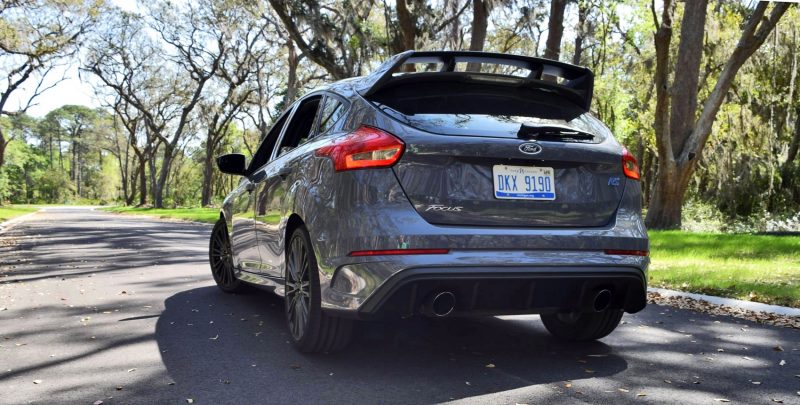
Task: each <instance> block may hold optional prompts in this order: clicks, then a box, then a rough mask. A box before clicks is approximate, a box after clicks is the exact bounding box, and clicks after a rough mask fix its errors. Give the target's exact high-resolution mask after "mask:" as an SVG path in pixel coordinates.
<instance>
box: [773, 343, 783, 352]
mask: <svg viewBox="0 0 800 405" xmlns="http://www.w3.org/2000/svg"><path fill="white" fill-rule="evenodd" d="M772 350H775V351H776V352H782V351H783V347H782V346H781V345H777V346H775V347H773V348H772Z"/></svg>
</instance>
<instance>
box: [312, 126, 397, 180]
mask: <svg viewBox="0 0 800 405" xmlns="http://www.w3.org/2000/svg"><path fill="white" fill-rule="evenodd" d="M404 150H405V144H403V141H401V140H399V139H397V138H396V137H395V136H394V135H392V134H390V133H388V132H386V131H383V130H380V129H378V128H373V127H368V126H361V127H359V128H358V129H356V130H355V131H353V132H351V133H350V134H348V135H345V136H344V137H342V138H339V139H336V140H335V141H333V144H332V145H328V146H323V147H321V148H319V149H317V151H316V156H319V157H328V158H330V159H331V160H332V161H333V167H334V169H335V170H336V171H337V172H340V171H343V170H353V169H366V168H373V167H389V166H392V165H393V164H395V163H396V162H397V161H398V160H400V156H402V155H403V151H404Z"/></svg>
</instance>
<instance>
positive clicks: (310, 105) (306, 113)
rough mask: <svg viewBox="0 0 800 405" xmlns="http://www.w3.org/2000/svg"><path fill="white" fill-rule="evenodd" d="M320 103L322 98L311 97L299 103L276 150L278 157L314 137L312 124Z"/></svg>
mask: <svg viewBox="0 0 800 405" xmlns="http://www.w3.org/2000/svg"><path fill="white" fill-rule="evenodd" d="M321 101H322V96H313V97H309V98H307V99H305V100H303V101H301V102H300V105H299V106H298V107H297V110H295V112H294V115H292V120H291V121H289V124H287V126H286V131H285V132H284V134H283V139H282V140H281V145H280V148H279V149H278V156H280V155H283V154H284V153H286V152H288V151H290V150H292V149H294V148H296V147H297V146H298V145H302V144H304V143H306V142H308V140H309V139H311V138H313V137H314V135H315V132H314V129H315V128H314V123H315V122H316V120H315V119H316V117H317V109H318V108H319V106H320V104H321Z"/></svg>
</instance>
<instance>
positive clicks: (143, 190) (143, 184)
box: [139, 156, 147, 207]
mask: <svg viewBox="0 0 800 405" xmlns="http://www.w3.org/2000/svg"><path fill="white" fill-rule="evenodd" d="M145 163H146V159H145V158H144V156H141V157H139V206H140V207H143V206H145V204H147V174H146V173H145Z"/></svg>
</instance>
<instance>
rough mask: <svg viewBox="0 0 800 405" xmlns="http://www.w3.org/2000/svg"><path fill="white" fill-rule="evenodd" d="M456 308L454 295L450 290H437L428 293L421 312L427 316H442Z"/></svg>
mask: <svg viewBox="0 0 800 405" xmlns="http://www.w3.org/2000/svg"><path fill="white" fill-rule="evenodd" d="M455 308H456V295H455V294H453V293H452V292H450V291H439V292H434V293H432V294H430V295H428V298H427V299H426V300H425V303H424V304H422V313H423V314H424V315H427V316H433V317H437V318H442V317H445V316H447V315H450V314H451V313H453V310H454V309H455Z"/></svg>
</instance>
